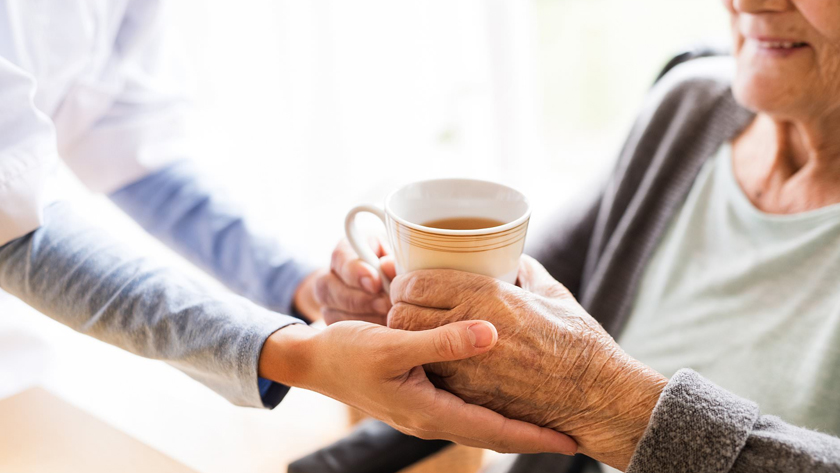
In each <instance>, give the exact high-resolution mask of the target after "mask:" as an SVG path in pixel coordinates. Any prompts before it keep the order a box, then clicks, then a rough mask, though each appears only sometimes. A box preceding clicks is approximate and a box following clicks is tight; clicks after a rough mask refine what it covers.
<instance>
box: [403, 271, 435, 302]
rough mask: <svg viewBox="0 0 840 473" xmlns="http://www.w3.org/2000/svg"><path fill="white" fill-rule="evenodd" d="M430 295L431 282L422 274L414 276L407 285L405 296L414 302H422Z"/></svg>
mask: <svg viewBox="0 0 840 473" xmlns="http://www.w3.org/2000/svg"><path fill="white" fill-rule="evenodd" d="M428 293H429V280H428V278H426V277H425V276H423V275H422V274H417V275H414V277H412V278H409V279H408V281H406V284H405V295H406V296H407V297H408V298H410V299H414V300H421V299H424V298H425V297H426V295H427V294H428Z"/></svg>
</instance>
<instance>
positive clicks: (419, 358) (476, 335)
mask: <svg viewBox="0 0 840 473" xmlns="http://www.w3.org/2000/svg"><path fill="white" fill-rule="evenodd" d="M405 337H406V343H405V344H404V345H403V346H404V347H405V351H404V353H405V356H404V357H403V359H404V360H405V361H406V364H407V366H410V367H414V366H420V365H425V364H428V363H439V362H443V361H456V360H463V359H464V358H470V357H473V356H476V355H480V354H482V353H486V352H487V351H489V350H490V349H491V348H493V346H494V345H495V344H496V341H497V340H498V339H499V334H498V333H497V332H496V327H494V326H493V324H491V323H490V322H485V321H482V320H469V321H463V322H454V323H451V324H448V325H443V326H441V327H438V328H435V329H432V330H424V331H420V332H405Z"/></svg>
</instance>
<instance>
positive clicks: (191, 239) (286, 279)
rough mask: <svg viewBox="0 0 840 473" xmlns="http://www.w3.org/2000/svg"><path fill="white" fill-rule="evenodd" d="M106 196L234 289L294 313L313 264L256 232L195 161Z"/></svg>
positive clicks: (264, 304) (148, 177)
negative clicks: (307, 263)
mask: <svg viewBox="0 0 840 473" xmlns="http://www.w3.org/2000/svg"><path fill="white" fill-rule="evenodd" d="M110 197H111V200H113V201H114V203H116V204H117V205H118V206H119V207H120V208H121V209H122V210H123V211H125V212H126V213H127V214H128V215H130V216H131V217H132V218H133V219H134V220H136V221H137V222H138V223H139V224H140V225H141V226H142V227H143V228H144V229H146V231H148V232H149V233H151V234H152V235H154V236H155V237H157V238H159V239H160V240H161V241H163V242H164V243H166V244H167V245H168V246H170V247H171V248H173V249H174V250H175V251H177V252H178V253H180V254H181V255H183V256H185V257H186V258H187V259H189V260H190V261H192V262H193V263H195V264H196V265H198V266H200V267H201V268H203V269H205V270H206V271H208V272H209V273H210V274H211V275H213V276H214V277H215V278H216V279H218V280H219V281H221V282H222V283H223V284H225V285H226V286H227V287H228V288H230V289H231V290H232V291H234V292H236V293H237V294H240V295H242V296H244V297H247V298H248V299H250V300H252V301H254V302H256V303H257V304H260V305H262V306H263V307H266V308H268V309H271V310H274V311H277V312H281V313H284V314H292V313H293V309H294V297H295V291H296V289H297V288H298V286H299V285H300V284H301V282H302V281H303V280H304V279H305V278H306V277H307V276H308V275H310V274H311V273H312V270H313V268H311V267H309V266H307V265H305V264H302V263H301V262H299V261H297V260H296V259H295V258H294V257H293V255H292V254H291V253H290V252H289V251H287V250H286V249H284V248H283V247H281V246H280V245H279V244H278V242H277V241H276V239H275V238H272V237H267V236H263V235H259V234H258V233H257V232H256V231H255V230H254V229H253V228H252V227H251V226H249V225H248V222H247V220H246V219H245V217H244V213H243V212H242V211H241V210H240V209H239V208H237V207H236V206H235V205H234V204H233V202H232V200H231V199H229V198H228V197H227V196H226V195H225V194H224V193H223V192H222V191H221V190H220V189H219V188H218V187H215V186H214V185H213V184H212V182H211V181H210V180H209V179H208V178H206V177H204V176H202V175H201V173H200V172H199V171H198V169H197V167H196V166H195V165H194V164H193V163H191V162H189V161H183V162H180V163H177V164H175V165H173V166H170V167H168V168H166V169H163V170H161V171H158V172H156V173H154V174H152V175H150V176H147V177H145V178H143V179H141V180H140V181H137V182H135V183H132V184H130V185H128V186H126V187H124V188H122V189H120V190H118V191H116V192H114V193H113V194H111V195H110Z"/></svg>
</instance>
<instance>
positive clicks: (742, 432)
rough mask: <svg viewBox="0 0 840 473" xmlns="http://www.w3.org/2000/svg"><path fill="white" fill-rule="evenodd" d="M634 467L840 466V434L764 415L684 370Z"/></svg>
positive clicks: (637, 472) (635, 471) (738, 472)
mask: <svg viewBox="0 0 840 473" xmlns="http://www.w3.org/2000/svg"><path fill="white" fill-rule="evenodd" d="M627 471H628V473H643V472H650V471H692V472H697V473H706V472H709V473H711V472H731V473H758V472H770V473H773V472H776V473H793V472H800V471H809V472H816V473H820V472H826V473H828V472H837V471H840V439H838V438H836V437H832V436H830V435H826V434H821V433H818V432H814V431H810V430H806V429H802V428H798V427H794V426H792V425H789V424H786V423H784V422H782V421H781V420H780V419H778V418H776V417H772V416H761V415H760V414H759V409H758V406H757V405H756V404H755V403H752V402H750V401H747V400H745V399H741V398H739V397H737V396H735V395H733V394H731V393H729V392H727V391H725V390H723V389H721V388H719V387H717V386H715V385H714V384H712V383H710V382H708V381H706V380H704V379H703V378H701V377H700V376H699V375H697V374H696V373H694V372H692V371H689V370H683V371H680V372H679V373H677V375H675V376H674V378H672V379H671V382H670V383H669V384H668V386H667V387H666V388H665V391H664V392H663V394H662V397H661V398H660V400H659V403H658V404H657V406H656V408H655V409H654V411H653V415H652V417H651V420H650V424H649V425H648V428H647V431H646V432H645V434H644V436H643V437H642V439H641V442H639V446H638V448H637V449H636V452H635V454H634V455H633V459H632V461H631V463H630V467H629V469H628V470H627Z"/></svg>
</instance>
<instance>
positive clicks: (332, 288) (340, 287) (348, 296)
mask: <svg viewBox="0 0 840 473" xmlns="http://www.w3.org/2000/svg"><path fill="white" fill-rule="evenodd" d="M315 298H316V299H317V300H318V303H319V304H321V306H325V307H327V308H330V309H337V310H340V311H343V312H349V313H352V314H382V315H383V316H384V315H386V314H388V310H390V309H391V301H390V300H389V299H388V297H387V296H386V295H384V294H370V293H367V292H365V291H363V290H361V289H355V288H352V287H350V286H348V285H346V284H344V281H342V280H341V279H340V278H339V277H338V276H336V275H335V274H333V273H330V274H326V275H324V276H322V277H320V278H318V280H316V281H315Z"/></svg>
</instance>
